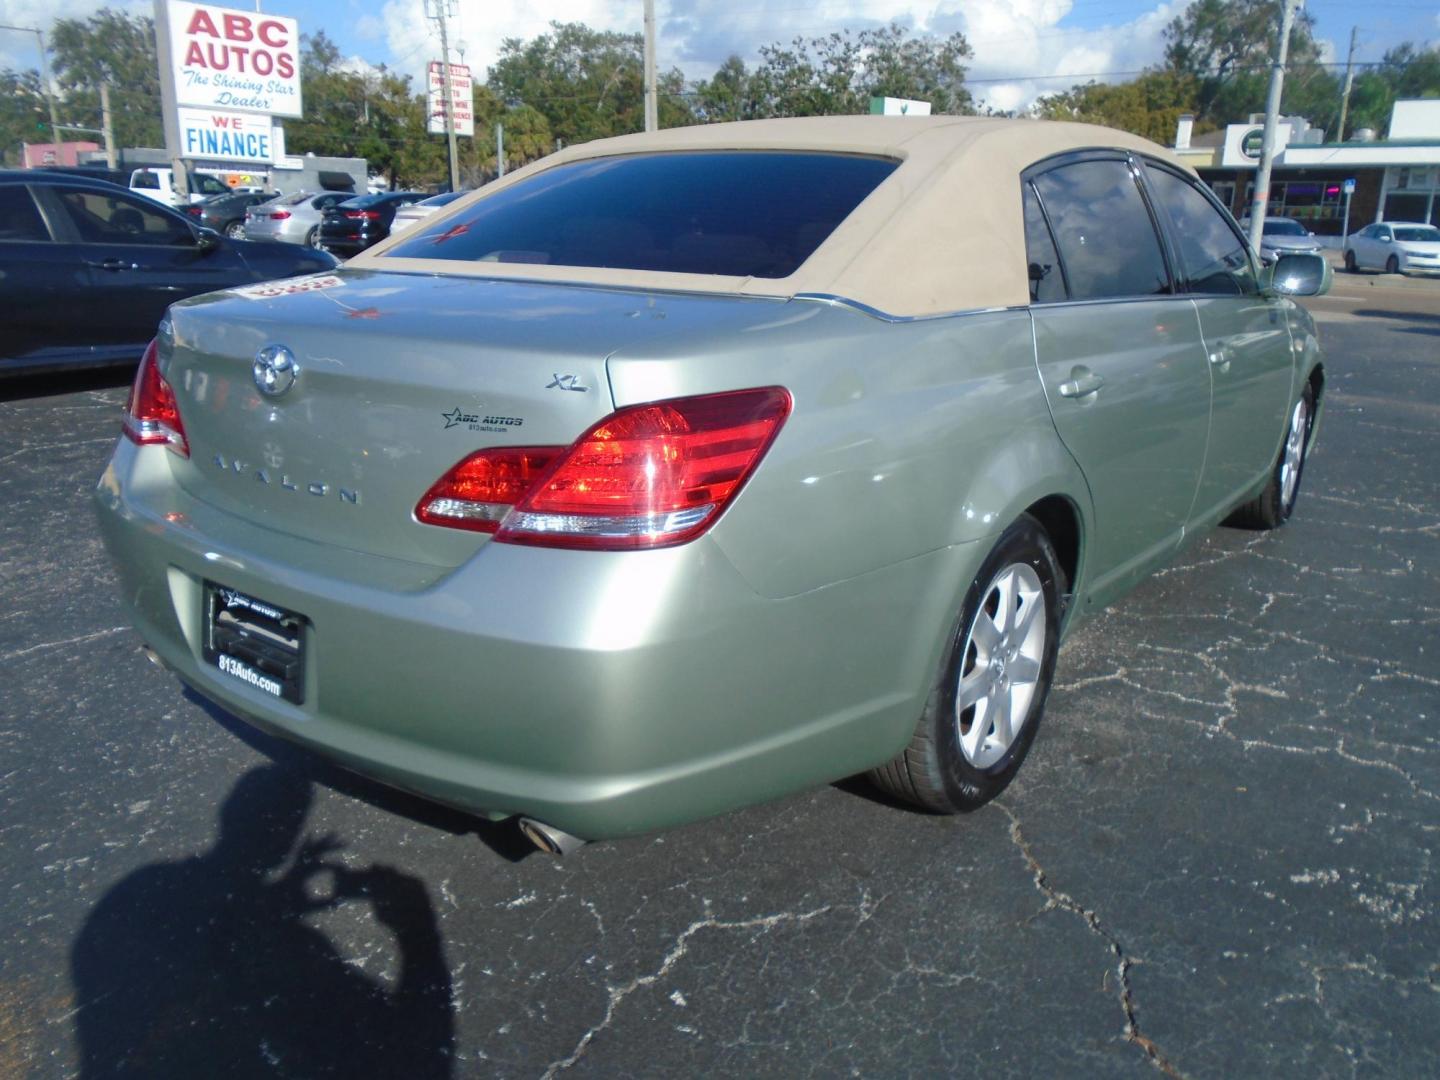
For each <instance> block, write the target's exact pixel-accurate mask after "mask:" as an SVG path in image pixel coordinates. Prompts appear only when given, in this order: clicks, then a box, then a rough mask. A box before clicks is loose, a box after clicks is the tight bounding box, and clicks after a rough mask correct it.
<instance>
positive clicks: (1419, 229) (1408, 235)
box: [1395, 225, 1440, 244]
mask: <svg viewBox="0 0 1440 1080" xmlns="http://www.w3.org/2000/svg"><path fill="white" fill-rule="evenodd" d="M1395 239H1396V240H1405V241H1407V242H1412V243H1413V242H1416V241H1419V242H1421V243H1427V244H1433V243H1435V241H1437V240H1440V229H1430V228H1426V227H1425V226H1424V225H1418V226H1416V225H1412V226H1410V227H1409V228H1406V229H1396V230H1395Z"/></svg>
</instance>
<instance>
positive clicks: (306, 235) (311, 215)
mask: <svg viewBox="0 0 1440 1080" xmlns="http://www.w3.org/2000/svg"><path fill="white" fill-rule="evenodd" d="M351 198H354V194H353V193H352V192H348V191H322V192H315V191H300V192H296V193H295V194H293V195H282V196H281V197H280V198H278V199H275V200H274V201H273V202H268V203H265V204H263V205H261V206H253V207H251V208H250V209H249V210H247V211H246V213H245V239H246V240H279V241H284V242H285V243H288V244H304V245H305V246H307V247H315V246H316V244H315V241H316V236H317V234H318V232H319V229H320V220H321V218H322V217H323V216H324V213H325V211H326V210H327V209H328V208H329V207H332V206H338V205H340V204H341V203H342V202H344V201H345V200H346V199H351Z"/></svg>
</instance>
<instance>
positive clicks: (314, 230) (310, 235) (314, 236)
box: [305, 225, 320, 248]
mask: <svg viewBox="0 0 1440 1080" xmlns="http://www.w3.org/2000/svg"><path fill="white" fill-rule="evenodd" d="M305 246H306V247H308V248H318V247H319V246H320V226H319V225H315V226H312V227H311V229H310V231H309V232H307V233H306V234H305Z"/></svg>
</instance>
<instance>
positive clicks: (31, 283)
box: [0, 184, 102, 369]
mask: <svg viewBox="0 0 1440 1080" xmlns="http://www.w3.org/2000/svg"><path fill="white" fill-rule="evenodd" d="M88 287H89V279H88V274H87V271H86V268H85V267H84V266H83V265H82V264H81V263H80V262H79V261H78V260H77V259H76V258H75V255H74V252H73V251H70V250H68V249H67V248H66V247H65V246H64V245H61V244H57V243H55V239H54V237H53V235H52V234H51V232H50V228H49V226H48V224H47V222H46V221H45V218H44V215H42V213H41V212H40V208H39V206H37V205H36V202H35V199H34V196H33V195H32V194H31V190H30V187H29V185H26V184H3V185H0V326H3V327H4V328H5V333H4V334H3V335H0V365H3V366H4V367H5V368H7V369H15V368H20V367H38V366H41V365H44V364H48V363H52V362H54V363H61V362H77V361H78V362H83V361H84V360H85V359H87V358H88V356H89V354H90V352H91V351H92V347H93V346H95V345H96V344H97V343H98V342H99V341H100V340H102V339H101V338H99V337H97V336H96V335H95V333H94V327H93V326H92V325H91V324H90V322H89V321H88V320H87V319H85V318H83V317H81V315H80V313H81V312H83V311H84V310H85V303H84V302H85V294H86V291H87V289H88Z"/></svg>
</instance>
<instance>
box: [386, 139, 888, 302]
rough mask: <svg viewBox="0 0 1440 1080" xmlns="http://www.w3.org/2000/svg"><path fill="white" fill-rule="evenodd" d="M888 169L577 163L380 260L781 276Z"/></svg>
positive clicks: (775, 157) (758, 156) (798, 158)
mask: <svg viewBox="0 0 1440 1080" xmlns="http://www.w3.org/2000/svg"><path fill="white" fill-rule="evenodd" d="M897 164H898V163H897V162H895V161H892V160H889V159H886V158H873V157H861V156H857V155H850V154H823V153H770V152H761V151H730V152H721V153H667V154H637V155H633V156H626V157H612V158H599V159H596V160H592V161H577V162H572V163H570V164H567V165H557V166H555V167H554V168H552V169H546V170H545V171H544V172H540V173H536V174H535V175H534V176H532V177H530V178H529V179H528V180H524V181H522V182H520V183H518V184H515V185H513V186H511V187H509V188H506V189H505V190H503V191H500V192H497V193H496V194H494V195H492V196H490V197H489V198H487V199H482V200H481V201H480V202H478V203H477V204H475V206H473V207H471V208H470V209H469V210H468V211H467V212H465V213H463V214H461V215H460V216H458V217H455V216H452V217H450V218H447V219H446V220H444V221H442V222H439V223H436V224H428V223H427V224H423V225H421V226H420V227H419V229H418V230H417V232H416V233H415V234H414V235H413V236H410V237H409V238H407V239H406V240H405V241H404V242H403V243H400V244H397V245H396V246H395V247H393V248H391V249H390V250H389V251H387V252H386V255H388V256H396V257H400V258H414V259H456V260H461V261H470V262H509V263H546V264H551V265H556V266H603V267H611V268H615V269H621V270H659V271H668V272H671V273H682V274H722V275H725V276H731V277H744V276H749V277H758V278H782V277H788V276H789V275H790V274H792V273H794V272H795V270H796V269H797V268H798V267H799V266H800V264H801V263H803V262H804V261H805V260H806V259H807V258H809V257H810V254H811V252H813V251H814V250H815V249H816V248H817V247H819V246H820V244H821V243H822V242H823V241H824V240H825V238H826V237H828V236H829V235H830V234H831V233H832V232H833V231H834V230H835V227H836V226H837V225H839V224H840V222H841V221H843V220H844V219H845V218H846V217H847V216H848V215H849V214H850V212H851V211H852V210H854V209H855V207H856V206H858V205H859V204H860V202H861V200H863V199H864V198H865V196H867V195H869V194H870V192H872V191H874V190H875V188H876V187H877V186H878V185H879V184H880V182H881V181H882V180H884V179H885V178H886V177H887V176H889V175H890V174H891V173H892V172H893V171H894V170H895V167H896V165H897Z"/></svg>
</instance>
